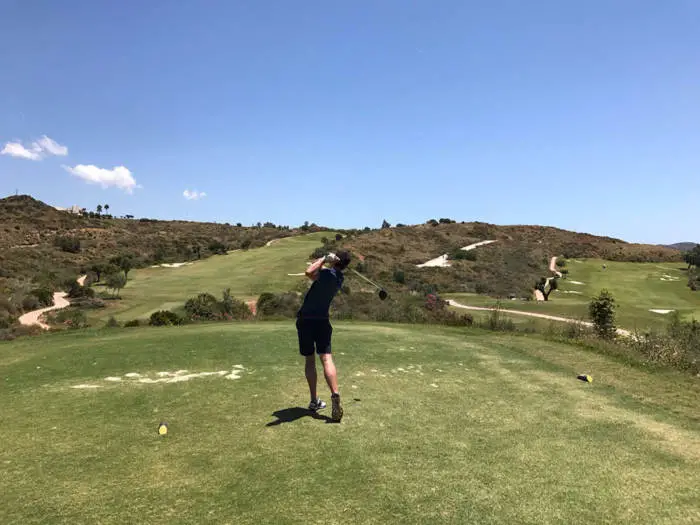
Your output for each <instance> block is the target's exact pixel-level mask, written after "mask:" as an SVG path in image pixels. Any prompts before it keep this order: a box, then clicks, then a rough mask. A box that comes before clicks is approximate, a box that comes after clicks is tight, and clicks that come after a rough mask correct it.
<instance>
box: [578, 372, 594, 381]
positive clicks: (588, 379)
mask: <svg viewBox="0 0 700 525" xmlns="http://www.w3.org/2000/svg"><path fill="white" fill-rule="evenodd" d="M576 379H580V380H581V381H585V382H586V383H592V382H593V378H592V377H591V376H589V375H588V374H581V375H580V376H577V377H576Z"/></svg>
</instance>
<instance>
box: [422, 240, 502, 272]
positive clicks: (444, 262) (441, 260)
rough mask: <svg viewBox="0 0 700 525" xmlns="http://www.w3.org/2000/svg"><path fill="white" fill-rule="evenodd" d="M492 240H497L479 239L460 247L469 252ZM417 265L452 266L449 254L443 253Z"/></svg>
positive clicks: (424, 266) (427, 266) (425, 266)
mask: <svg viewBox="0 0 700 525" xmlns="http://www.w3.org/2000/svg"><path fill="white" fill-rule="evenodd" d="M492 242H496V241H495V240H491V241H479V242H475V243H474V244H470V245H469V246H465V247H463V248H460V249H461V250H464V251H465V252H468V251H470V250H473V249H474V248H478V247H479V246H485V245H486V244H491V243H492ZM416 266H417V267H418V268H429V267H438V268H446V267H448V266H450V261H449V260H448V255H447V254H444V255H441V256H440V257H436V258H435V259H431V260H429V261H427V262H424V263H423V264H417V265H416Z"/></svg>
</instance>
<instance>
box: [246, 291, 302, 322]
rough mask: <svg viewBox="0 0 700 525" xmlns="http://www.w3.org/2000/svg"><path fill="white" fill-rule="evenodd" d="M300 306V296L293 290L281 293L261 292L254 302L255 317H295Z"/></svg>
mask: <svg viewBox="0 0 700 525" xmlns="http://www.w3.org/2000/svg"><path fill="white" fill-rule="evenodd" d="M300 307H301V296H299V295H298V294H296V293H294V292H287V293H282V294H274V293H268V292H266V293H263V294H261V295H260V297H258V301H257V304H256V310H257V317H259V318H262V319H265V318H272V317H283V318H288V319H289V318H293V317H296V314H297V312H298V311H299V308H300Z"/></svg>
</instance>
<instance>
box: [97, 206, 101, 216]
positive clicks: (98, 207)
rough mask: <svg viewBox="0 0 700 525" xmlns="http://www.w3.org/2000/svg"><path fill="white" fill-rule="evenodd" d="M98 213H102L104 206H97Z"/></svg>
mask: <svg viewBox="0 0 700 525" xmlns="http://www.w3.org/2000/svg"><path fill="white" fill-rule="evenodd" d="M97 213H98V214H100V213H102V204H98V205H97Z"/></svg>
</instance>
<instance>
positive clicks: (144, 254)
mask: <svg viewBox="0 0 700 525" xmlns="http://www.w3.org/2000/svg"><path fill="white" fill-rule="evenodd" d="M0 224H2V227H1V228H0V278H3V277H4V278H10V277H11V278H19V277H24V278H37V277H38V276H42V275H46V274H48V273H49V272H50V271H53V272H55V273H62V272H65V273H67V274H77V273H78V272H79V271H80V269H81V267H82V266H85V265H88V264H90V263H93V262H95V261H98V260H108V259H109V258H110V257H112V256H115V255H119V254H122V253H128V254H130V255H132V256H134V259H135V260H136V262H137V264H138V265H141V266H145V265H148V264H151V263H160V262H174V261H187V260H192V259H197V258H205V257H208V256H209V255H212V254H213V253H214V252H215V251H217V250H222V249H223V250H234V249H238V248H243V247H248V246H249V247H256V246H263V245H264V244H265V243H266V242H268V241H269V240H271V239H276V238H279V237H284V236H289V235H292V234H293V233H294V232H293V231H292V230H290V229H289V228H282V227H260V228H256V227H237V226H232V225H229V224H218V223H197V222H186V221H160V220H151V219H117V218H111V217H109V216H107V217H93V218H90V217H83V216H80V215H74V214H71V213H67V212H64V211H59V210H56V209H55V208H53V207H51V206H48V205H46V204H45V203H43V202H41V201H38V200H36V199H33V198H32V197H29V196H26V195H21V196H17V197H14V196H13V197H8V198H5V199H0ZM215 243H218V244H216V245H215ZM196 248H198V249H199V251H198V252H197V250H196Z"/></svg>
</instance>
